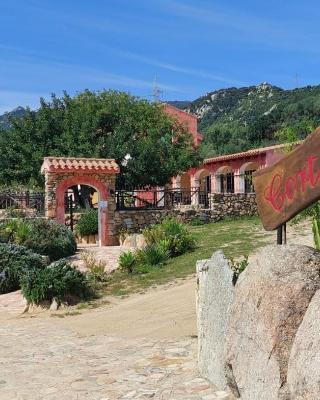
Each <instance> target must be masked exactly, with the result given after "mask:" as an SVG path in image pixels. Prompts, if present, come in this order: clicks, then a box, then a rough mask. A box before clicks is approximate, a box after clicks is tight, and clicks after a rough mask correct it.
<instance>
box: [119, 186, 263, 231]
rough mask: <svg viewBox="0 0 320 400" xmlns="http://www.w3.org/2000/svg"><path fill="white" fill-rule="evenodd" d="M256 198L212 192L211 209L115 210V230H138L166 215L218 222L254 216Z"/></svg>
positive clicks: (190, 220)
mask: <svg viewBox="0 0 320 400" xmlns="http://www.w3.org/2000/svg"><path fill="white" fill-rule="evenodd" d="M255 198H256V196H255V194H211V195H210V207H211V208H210V209H200V208H192V209H190V208H189V209H171V210H151V209H150V210H145V209H144V210H139V209H132V210H125V211H115V216H114V232H119V230H120V229H121V228H126V229H129V230H131V231H133V232H138V231H140V230H141V229H143V228H145V227H146V226H149V225H153V224H156V223H158V222H160V221H161V220H162V219H164V218H165V217H176V218H178V219H179V220H181V221H182V222H192V221H193V220H195V219H199V220H201V221H203V222H217V221H221V220H223V219H224V218H225V217H241V216H252V215H256V214H257V205H256V202H255Z"/></svg>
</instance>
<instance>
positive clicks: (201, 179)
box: [195, 169, 211, 193]
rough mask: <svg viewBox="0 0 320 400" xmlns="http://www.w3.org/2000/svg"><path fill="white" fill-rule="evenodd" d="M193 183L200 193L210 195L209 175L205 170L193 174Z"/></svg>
mask: <svg viewBox="0 0 320 400" xmlns="http://www.w3.org/2000/svg"><path fill="white" fill-rule="evenodd" d="M195 183H196V184H197V185H198V187H199V189H200V191H202V192H206V193H211V174H210V171H208V170H207V169H201V170H200V171H198V172H197V173H196V174H195Z"/></svg>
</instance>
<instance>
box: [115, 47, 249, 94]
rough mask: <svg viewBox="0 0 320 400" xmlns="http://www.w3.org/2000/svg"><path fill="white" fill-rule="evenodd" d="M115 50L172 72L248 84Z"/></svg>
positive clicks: (237, 84)
mask: <svg viewBox="0 0 320 400" xmlns="http://www.w3.org/2000/svg"><path fill="white" fill-rule="evenodd" d="M114 51H115V52H116V53H117V54H119V55H120V56H122V57H125V58H129V59H132V60H136V61H140V62H142V63H145V64H149V65H153V66H155V67H159V68H162V69H166V70H169V71H172V72H177V73H181V74H185V75H191V76H195V77H198V78H205V79H210V80H212V81H216V82H223V83H227V84H230V85H236V86H245V85H246V84H247V83H245V82H242V81H239V80H236V79H232V78H229V77H225V76H221V75H218V74H214V73H211V72H208V71H203V70H201V69H195V68H185V67H181V66H179V65H175V64H171V63H165V62H162V61H158V60H154V59H152V58H149V57H145V56H142V55H139V54H136V53H132V52H130V51H121V50H116V49H114Z"/></svg>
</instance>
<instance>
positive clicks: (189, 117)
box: [164, 104, 202, 146]
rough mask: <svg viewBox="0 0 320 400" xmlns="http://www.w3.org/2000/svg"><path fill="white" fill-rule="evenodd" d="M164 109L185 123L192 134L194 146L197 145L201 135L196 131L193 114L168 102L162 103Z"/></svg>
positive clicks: (196, 120) (196, 122)
mask: <svg viewBox="0 0 320 400" xmlns="http://www.w3.org/2000/svg"><path fill="white" fill-rule="evenodd" d="M164 110H165V112H166V113H167V114H169V115H172V116H173V117H175V118H176V119H177V120H178V121H179V122H180V123H181V124H183V125H185V126H186V127H187V128H188V130H189V131H190V133H191V134H192V137H193V141H194V144H195V146H199V144H200V143H201V141H202V135H201V134H200V133H199V132H198V119H197V117H196V116H195V115H193V114H189V113H187V112H185V111H182V110H180V109H179V108H176V107H174V106H171V105H170V104H164Z"/></svg>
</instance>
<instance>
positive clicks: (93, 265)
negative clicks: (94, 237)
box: [81, 251, 108, 285]
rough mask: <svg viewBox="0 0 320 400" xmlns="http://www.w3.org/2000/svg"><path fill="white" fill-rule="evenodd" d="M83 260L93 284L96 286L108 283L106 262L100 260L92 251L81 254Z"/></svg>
mask: <svg viewBox="0 0 320 400" xmlns="http://www.w3.org/2000/svg"><path fill="white" fill-rule="evenodd" d="M81 259H82V261H83V263H84V266H85V268H86V269H87V271H88V273H87V276H88V278H89V279H90V280H91V281H92V282H93V284H95V285H96V284H97V283H101V282H105V281H107V278H108V274H107V273H106V267H107V264H106V263H105V262H104V261H102V260H98V259H97V257H96V255H95V254H94V253H92V252H91V251H83V252H81Z"/></svg>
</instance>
